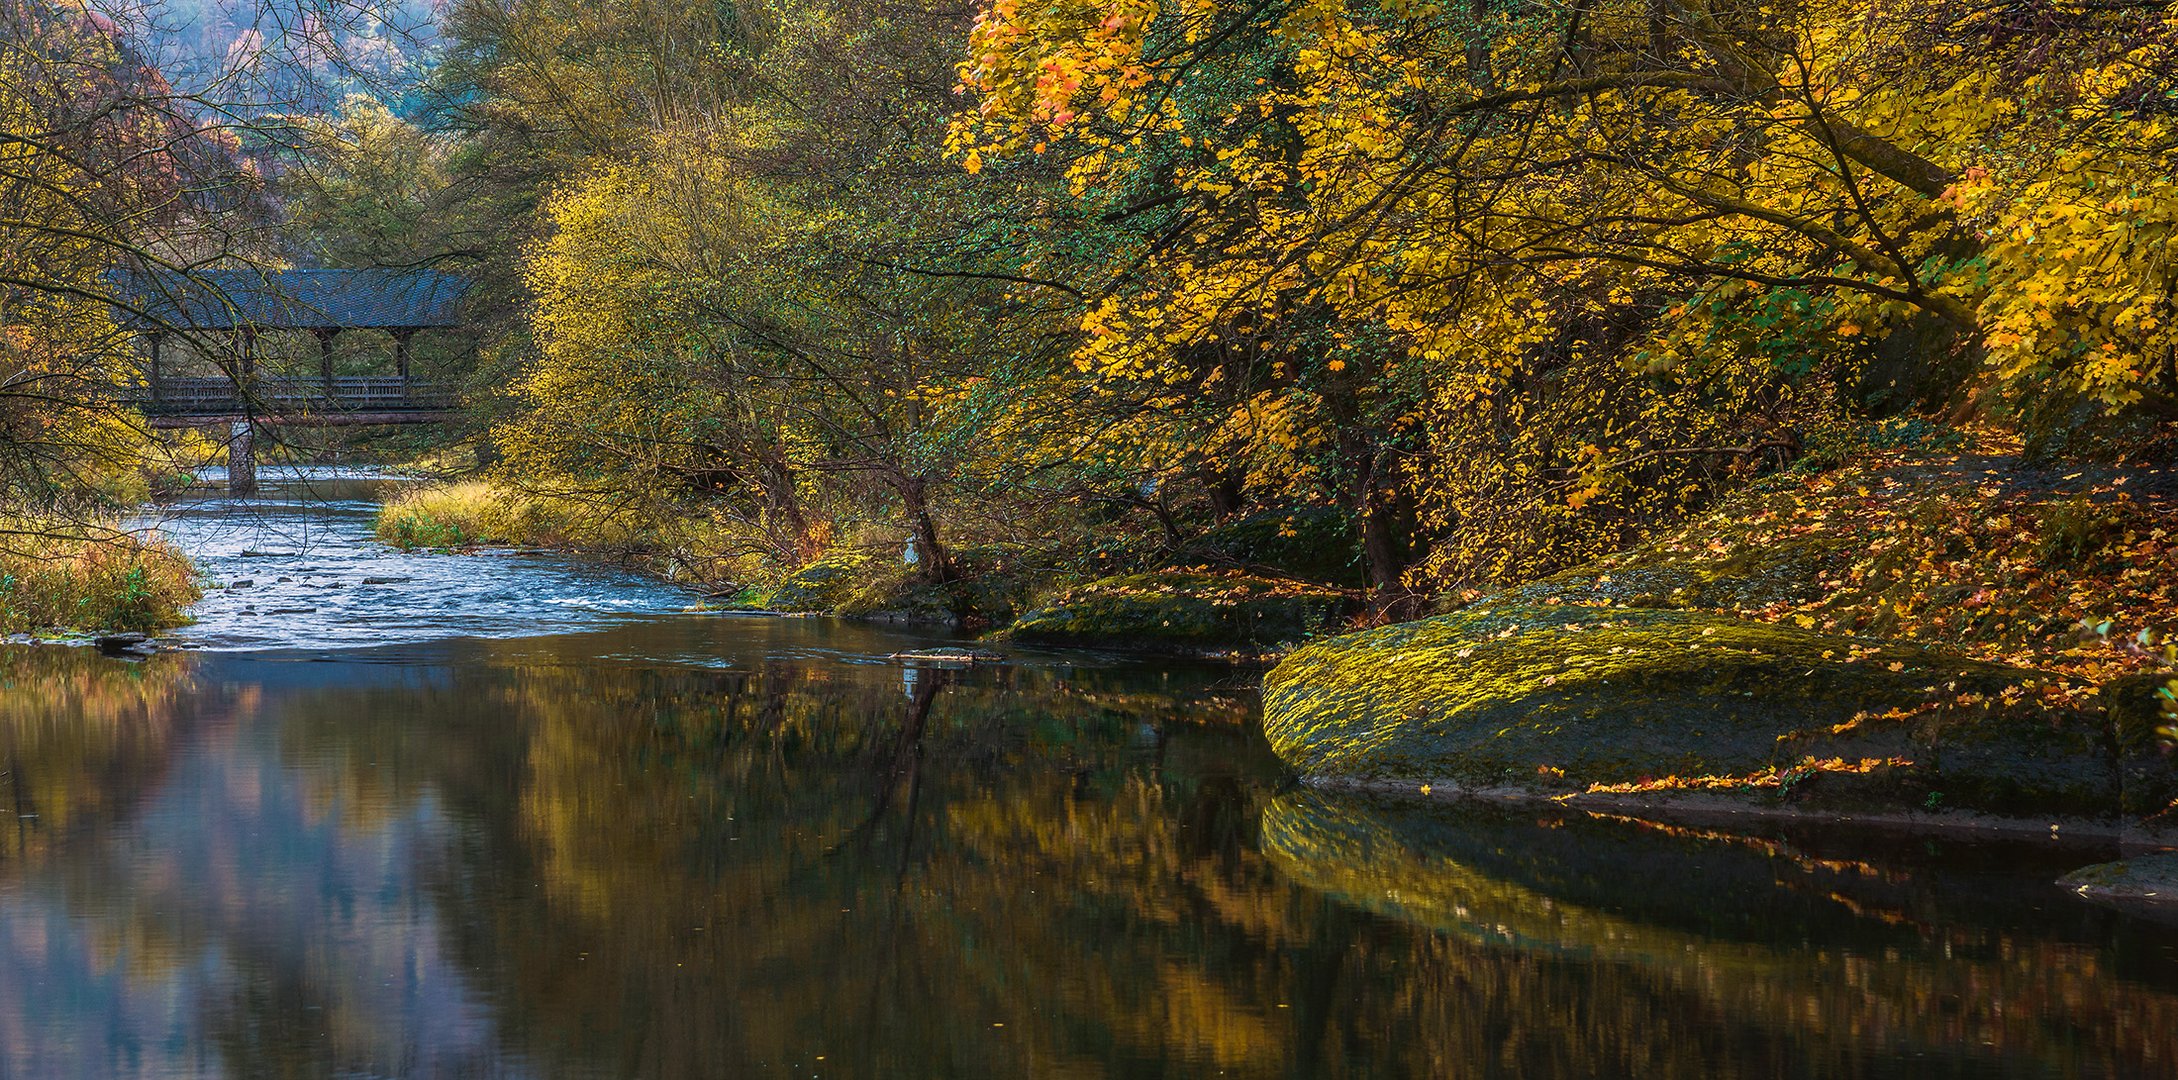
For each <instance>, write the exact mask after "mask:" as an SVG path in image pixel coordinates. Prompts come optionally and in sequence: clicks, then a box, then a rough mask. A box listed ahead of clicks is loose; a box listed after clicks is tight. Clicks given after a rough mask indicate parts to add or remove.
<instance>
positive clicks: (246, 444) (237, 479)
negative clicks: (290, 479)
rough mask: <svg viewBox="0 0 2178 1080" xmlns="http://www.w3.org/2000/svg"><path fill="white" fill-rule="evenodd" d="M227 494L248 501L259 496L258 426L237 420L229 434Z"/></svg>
mask: <svg viewBox="0 0 2178 1080" xmlns="http://www.w3.org/2000/svg"><path fill="white" fill-rule="evenodd" d="M227 494H228V496H229V497H231V498H236V499H247V498H249V497H250V496H252V495H255V494H257V425H255V424H253V423H251V422H249V421H247V420H237V421H235V422H234V426H233V427H232V428H230V429H229V430H228V433H227Z"/></svg>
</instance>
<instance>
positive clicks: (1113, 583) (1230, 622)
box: [376, 478, 1363, 662]
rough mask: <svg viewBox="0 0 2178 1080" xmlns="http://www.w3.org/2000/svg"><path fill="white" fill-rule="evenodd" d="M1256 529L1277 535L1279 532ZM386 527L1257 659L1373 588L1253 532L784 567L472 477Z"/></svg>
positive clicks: (828, 607)
mask: <svg viewBox="0 0 2178 1080" xmlns="http://www.w3.org/2000/svg"><path fill="white" fill-rule="evenodd" d="M1257 531H1267V532H1268V534H1269V535H1270V536H1271V537H1272V539H1274V540H1276V539H1278V537H1277V533H1276V530H1275V529H1269V530H1257ZM376 532H377V536H378V538H379V539H380V540H382V541H384V542H386V543H388V544H391V545H393V546H395V547H398V548H402V549H404V550H442V551H457V550H467V549H474V548H481V547H495V546H504V547H518V548H537V549H547V550H555V551H562V552H569V553H573V554H580V555H587V556H590V557H596V558H604V559H609V560H612V561H615V562H619V563H621V564H623V565H628V566H632V567H634V568H637V569H640V570H643V571H644V572H647V573H650V574H652V575H654V576H656V577H659V578H661V579H664V580H667V581H671V582H675V583H679V584H683V585H687V586H690V587H693V588H697V589H700V590H702V591H704V592H705V593H706V594H707V595H708V596H709V598H710V599H709V600H708V603H709V604H710V605H712V606H713V607H718V608H726V609H740V610H752V611H771V612H779V613H786V614H806V615H828V616H837V617H840V618H846V619H852V620H858V621H864V622H874V623H880V624H885V625H893V626H915V627H925V628H931V629H942V630H948V631H954V632H965V633H974V634H984V635H988V636H989V637H991V638H993V639H995V640H1000V641H1018V642H1022V643H1028V644H1039V645H1059V646H1076V647H1087V648H1100V649H1118V650H1123V651H1130V652H1140V653H1147V654H1157V655H1166V656H1179V657H1197V658H1209V659H1223V660H1234V661H1244V662H1265V661H1268V660H1271V659H1275V658H1276V657H1278V656H1281V655H1283V654H1284V653H1285V652H1287V651H1290V650H1291V649H1292V648H1293V647H1295V646H1297V645H1298V644H1300V643H1301V642H1303V641H1305V640H1307V639H1308V638H1310V637H1312V636H1315V635H1318V634H1321V633H1324V632H1326V631H1328V630H1331V629H1333V628H1335V627H1337V626H1339V625H1341V623H1342V621H1343V620H1344V619H1345V618H1346V617H1347V616H1349V615H1351V614H1353V613H1354V612H1356V611H1358V610H1359V609H1360V608H1361V606H1362V601H1363V596H1362V593H1361V591H1360V590H1358V589H1355V588H1353V587H1351V586H1350V585H1348V584H1344V583H1339V582H1336V581H1331V582H1327V581H1323V580H1311V579H1308V578H1304V577H1300V576H1295V575H1294V574H1292V573H1289V572H1288V570H1287V567H1286V565H1283V564H1286V563H1290V562H1291V561H1293V559H1292V557H1293V556H1295V555H1298V556H1300V557H1302V558H1303V559H1304V561H1305V560H1306V559H1315V560H1317V561H1318V562H1324V561H1329V562H1332V563H1334V564H1338V563H1339V562H1340V561H1339V560H1336V559H1332V560H1326V559H1325V557H1324V556H1325V553H1324V552H1322V551H1320V550H1317V551H1306V552H1285V551H1280V552H1276V553H1274V554H1273V555H1272V557H1271V558H1268V559H1266V558H1264V557H1263V556H1264V554H1265V553H1264V552H1263V551H1262V550H1261V548H1262V547H1264V546H1265V545H1263V544H1262V543H1261V542H1260V540H1258V539H1256V538H1253V537H1249V538H1247V540H1245V541H1243V540H1236V539H1233V538H1231V537H1220V536H1212V537H1210V538H1209V539H1208V541H1207V543H1206V544H1205V545H1204V546H1203V547H1202V548H1201V549H1200V550H1194V551H1190V552H1183V553H1182V557H1181V558H1178V559H1175V558H1173V557H1171V556H1168V555H1161V554H1160V553H1128V554H1122V555H1116V556H1111V557H1109V558H1107V559H1105V560H1104V563H1105V565H1103V566H1102V567H1098V566H1096V565H1095V562H1096V560H1087V561H1086V562H1087V563H1088V565H1079V564H1077V565H1067V564H1066V563H1065V560H1063V559H1061V558H1059V557H1057V556H1055V555H1052V554H1050V553H1042V554H1039V553H1037V552H1033V551H1030V550H1027V549H1024V548H1020V547H1009V546H1002V545H984V546H972V547H967V548H964V549H962V550H959V551H956V552H953V553H952V560H953V569H954V574H953V576H952V577H951V578H950V579H949V580H945V581H933V580H931V579H930V577H929V575H928V574H927V573H925V572H924V568H922V567H921V566H919V565H918V564H916V563H911V562H909V561H907V560H906V559H905V558H903V556H902V553H901V547H900V545H899V544H898V542H897V541H893V540H891V539H890V538H881V539H876V540H869V539H866V540H865V541H863V542H862V543H859V544H856V543H849V542H841V543H839V544H837V545H835V546H834V547H833V548H832V549H830V550H828V551H826V552H825V553H824V554H823V555H822V556H820V557H818V558H816V559H813V560H811V561H809V562H808V563H806V564H804V565H802V566H799V567H780V566H777V565H776V564H774V563H771V562H770V561H768V560H766V559H763V558H757V557H751V556H749V555H746V554H738V555H737V553H738V552H739V551H740V549H742V548H745V546H746V545H735V544H733V543H731V542H730V541H729V540H728V539H726V538H723V537H721V536H719V535H716V534H712V535H706V534H705V532H704V530H703V529H701V528H699V527H694V526H692V525H691V524H690V523H687V522H676V521H666V522H657V521H653V522H652V523H650V524H647V525H646V524H631V523H629V522H626V521H611V520H600V519H599V518H598V517H596V516H595V515H594V514H588V513H586V512H585V509H584V507H581V506H578V505H575V504H573V503H571V502H561V501H556V500H554V499H551V498H548V497H543V496H539V495H535V494H531V493H526V492H521V491H517V490H514V489H512V488H509V487H506V486H504V485H500V484H495V483H491V482H488V481H485V480H480V479H473V478H472V479H463V480H455V481H449V482H444V483H440V484H435V485H432V486H429V487H422V488H418V489H415V490H412V491H407V492H402V493H399V494H397V495H395V496H393V497H392V498H390V499H388V500H387V502H386V503H385V505H384V506H383V508H382V509H381V510H380V512H379V515H378V520H377V525H376ZM1228 532H1229V533H1235V534H1239V533H1241V532H1242V531H1241V530H1228ZM1349 541H1350V538H1349ZM880 545H881V546H880ZM1221 545H1222V546H1221ZM1105 554H1107V555H1110V553H1105ZM1190 556H1191V557H1194V558H1197V559H1200V558H1202V557H1212V558H1217V559H1219V561H1218V562H1216V563H1211V562H1203V561H1189V558H1188V557H1190ZM1280 556H1285V557H1280ZM1310 569H1317V568H1316V567H1310Z"/></svg>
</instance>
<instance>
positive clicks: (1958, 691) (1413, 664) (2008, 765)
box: [1264, 604, 2117, 813]
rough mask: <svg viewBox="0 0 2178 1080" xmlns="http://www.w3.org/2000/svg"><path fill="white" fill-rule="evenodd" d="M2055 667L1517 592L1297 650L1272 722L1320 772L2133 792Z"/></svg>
mask: <svg viewBox="0 0 2178 1080" xmlns="http://www.w3.org/2000/svg"><path fill="white" fill-rule="evenodd" d="M2051 678H2052V677H2050V676H2047V675H2043V674H2041V673H2038V672H2033V671H2027V670H2022V669H2018V668H2010V667H2005V666H2002V665H1997V664H1988V663H1981V662H1976V661H1971V660H1963V659H1959V658H1956V657H1953V656H1949V655H1947V654H1944V653H1940V652H1937V651H1935V650H1932V649H1928V648H1924V647H1921V646H1915V645H1908V644H1901V643H1885V642H1876V641H1867V640H1861V639H1855V638H1844V637H1837V636H1832V635H1825V634H1818V633H1813V632H1810V631H1805V630H1799V629H1795V628H1792V627H1786V626H1778V625H1773V624H1768V623H1758V622H1750V621H1747V620H1742V619H1735V618H1730V617H1726V616H1721V615H1711V614H1704V613H1699V612H1690V611H1666V610H1651V609H1598V608H1580V607H1535V606H1526V605H1516V604H1507V605H1494V606H1490V607H1486V608H1475V609H1470V610H1468V611H1463V612H1458V613H1455V614H1451V615H1443V616H1438V617H1436V618H1432V619H1425V620H1421V621H1419V622H1412V623H1404V624H1400V625H1397V626H1390V627H1385V628H1383V629H1380V630H1373V631H1369V632H1367V633H1362V634H1354V635H1349V636H1346V637H1340V638H1334V639H1331V640H1328V641H1323V642H1319V643H1316V644H1313V645H1310V646H1308V647H1307V648H1304V649H1302V650H1300V651H1298V652H1296V653H1294V654H1293V655H1292V656H1290V657H1288V658H1286V660H1285V661H1284V662H1283V663H1281V664H1279V665H1278V667H1277V668H1276V669H1274V670H1273V671H1271V672H1270V674H1269V675H1268V677H1267V678H1266V679H1265V681H1264V728H1265V731H1266V733H1267V734H1268V735H1269V737H1270V741H1271V746H1272V748H1273V749H1274V750H1276V751H1277V752H1278V754H1279V756H1280V757H1281V758H1283V759H1285V760H1286V761H1287V762H1288V763H1289V764H1291V765H1292V766H1293V767H1294V768H1296V769H1298V770H1299V771H1301V772H1302V773H1303V774H1306V775H1313V776H1331V777H1344V778H1356V779H1386V780H1394V779H1395V780H1413V781H1415V782H1421V781H1427V780H1432V779H1436V780H1446V779H1449V780H1457V781H1463V782H1467V783H1504V782H1508V781H1511V782H1520V783H1530V784H1533V783H1538V782H1539V781H1538V777H1539V776H1546V777H1547V783H1548V784H1563V785H1565V786H1567V787H1571V788H1578V787H1583V786H1585V785H1588V784H1598V783H1602V784H1611V783H1629V782H1641V781H1646V780H1657V779H1662V778H1667V777H1744V776H1752V775H1757V774H1760V773H1763V772H1764V771H1766V770H1768V771H1777V770H1791V769H1793V768H1794V767H1795V766H1797V765H1799V764H1800V763H1802V762H1805V761H1807V760H1808V759H1810V758H1813V759H1816V760H1828V759H1833V758H1836V759H1843V760H1844V761H1847V762H1859V761H1865V760H1869V759H1881V760H1889V759H1902V760H1904V761H1907V762H1910V763H1911V764H1910V765H1906V766H1894V767H1888V768H1884V769H1882V770H1879V771H1878V773H1877V774H1876V775H1871V776H1850V777H1847V776H1839V777H1836V778H1835V779H1833V778H1831V777H1829V776H1827V775H1826V776H1825V777H1824V779H1823V782H1822V784H1820V785H1816V787H1818V788H1820V787H1823V786H1828V787H1830V788H1832V789H1848V790H1850V792H1851V797H1852V798H1853V799H1855V800H1873V801H1877V802H1887V803H1896V804H1901V805H1910V806H1915V807H1918V806H1921V805H1923V804H1924V803H1925V801H1926V799H1927V798H1928V796H1929V794H1930V793H1932V792H1941V793H1942V797H1943V802H1944V805H1946V806H1952V807H1960V808H1969V809H1984V810H1998V811H2022V812H2024V811H2028V810H2034V811H2059V810H2061V811H2066V812H2076V813H2098V812H2112V811H2114V810H2115V809H2116V806H2117V778H2116V772H2115V769H2114V765H2113V762H2112V759H2111V755H2110V752H2109V748H2108V744H2107V741H2106V739H2105V737H2104V728H2103V726H2102V724H2101V722H2100V718H2099V717H2095V716H2089V715H2084V714H2078V713H2073V712H2065V711H2057V710H2049V709H2045V708H2042V707H2041V706H2040V705H2039V704H2038V703H2037V701H2036V699H2037V698H2038V697H2039V690H2038V687H2039V686H2040V685H2041V684H2044V683H2047V682H2048V681H2049V680H2050V679H2051ZM1962 699H1963V700H1962ZM1550 770H1557V772H1551V771H1550ZM1561 773H1562V781H1561V780H1560V779H1559V776H1560V774H1561ZM1772 790H1775V789H1772Z"/></svg>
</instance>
